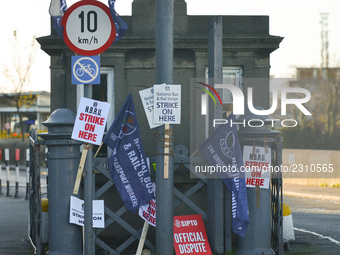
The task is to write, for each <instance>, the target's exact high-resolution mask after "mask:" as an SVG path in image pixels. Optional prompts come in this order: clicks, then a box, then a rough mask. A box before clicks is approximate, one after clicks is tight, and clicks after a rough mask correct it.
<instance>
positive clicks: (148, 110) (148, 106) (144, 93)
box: [139, 87, 162, 129]
mask: <svg viewBox="0 0 340 255" xmlns="http://www.w3.org/2000/svg"><path fill="white" fill-rule="evenodd" d="M153 92H154V89H153V87H151V88H147V89H143V90H140V91H139V95H140V98H141V100H142V104H143V107H144V111H145V114H146V117H147V119H148V123H149V126H150V128H151V129H152V128H155V127H159V126H161V125H162V124H155V122H154V121H153V110H154V93H153Z"/></svg>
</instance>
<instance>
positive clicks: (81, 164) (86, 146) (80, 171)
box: [73, 143, 90, 195]
mask: <svg viewBox="0 0 340 255" xmlns="http://www.w3.org/2000/svg"><path fill="white" fill-rule="evenodd" d="M89 148H90V145H89V144H88V143H84V147H83V153H82V154H81V158H80V162H79V167H78V172H77V178H76V182H75V184H74V189H73V194H75V195H77V194H78V191H79V186H80V182H81V176H82V174H83V171H84V165H85V161H86V156H87V152H88V150H89Z"/></svg>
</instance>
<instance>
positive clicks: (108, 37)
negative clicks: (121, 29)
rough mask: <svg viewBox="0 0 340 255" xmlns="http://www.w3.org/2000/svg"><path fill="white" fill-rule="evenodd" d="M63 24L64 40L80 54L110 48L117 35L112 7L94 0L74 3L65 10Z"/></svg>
mask: <svg viewBox="0 0 340 255" xmlns="http://www.w3.org/2000/svg"><path fill="white" fill-rule="evenodd" d="M61 25H62V26H64V32H63V35H64V42H65V43H66V45H67V46H68V47H69V48H70V49H71V50H73V51H74V52H75V53H77V54H79V55H85V56H93V55H98V54H100V53H102V52H104V51H105V50H106V49H107V48H109V47H110V45H111V44H112V43H113V41H114V39H115V37H116V29H115V26H114V23H113V21H112V19H111V14H110V9H109V8H108V7H107V6H106V5H105V4H103V3H101V2H98V1H94V0H82V1H79V2H77V3H75V4H73V5H72V6H71V7H70V8H69V9H68V10H67V11H66V12H65V14H64V16H63V19H62V21H61Z"/></svg>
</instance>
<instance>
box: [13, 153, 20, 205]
mask: <svg viewBox="0 0 340 255" xmlns="http://www.w3.org/2000/svg"><path fill="white" fill-rule="evenodd" d="M19 160H20V149H15V194H14V198H18V197H19Z"/></svg>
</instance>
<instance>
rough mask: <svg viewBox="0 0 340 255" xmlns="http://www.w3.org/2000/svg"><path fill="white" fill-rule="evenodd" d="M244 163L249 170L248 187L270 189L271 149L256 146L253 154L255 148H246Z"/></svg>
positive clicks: (247, 172)
mask: <svg viewBox="0 0 340 255" xmlns="http://www.w3.org/2000/svg"><path fill="white" fill-rule="evenodd" d="M243 162H244V166H245V167H246V168H247V171H246V172H245V178H246V186H247V187H251V188H254V187H255V186H256V185H258V186H259V187H260V188H263V189H269V183H270V171H269V167H270V165H271V149H270V148H264V147H258V146H256V147H255V151H254V152H253V146H244V149H243Z"/></svg>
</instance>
